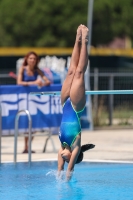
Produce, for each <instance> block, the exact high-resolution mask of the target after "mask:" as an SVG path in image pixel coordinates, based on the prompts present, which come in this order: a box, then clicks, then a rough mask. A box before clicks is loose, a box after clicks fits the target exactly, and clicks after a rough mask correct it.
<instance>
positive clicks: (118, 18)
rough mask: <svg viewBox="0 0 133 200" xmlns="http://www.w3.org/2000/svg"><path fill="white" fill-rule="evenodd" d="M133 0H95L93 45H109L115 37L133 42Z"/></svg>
mask: <svg viewBox="0 0 133 200" xmlns="http://www.w3.org/2000/svg"><path fill="white" fill-rule="evenodd" d="M132 7H133V0H127V1H125V0H111V1H109V0H94V18H93V38H92V39H93V45H97V44H103V43H107V42H109V41H110V40H112V39H113V38H114V37H123V36H127V37H130V38H131V39H132V40H133V32H132V29H133V21H132V18H133V12H132Z"/></svg>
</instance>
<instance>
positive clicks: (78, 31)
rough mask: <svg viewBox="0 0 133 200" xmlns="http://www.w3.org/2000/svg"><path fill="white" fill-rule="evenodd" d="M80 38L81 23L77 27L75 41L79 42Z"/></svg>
mask: <svg viewBox="0 0 133 200" xmlns="http://www.w3.org/2000/svg"><path fill="white" fill-rule="evenodd" d="M81 40H82V24H81V25H79V27H78V28H77V35H76V41H77V42H80V43H81Z"/></svg>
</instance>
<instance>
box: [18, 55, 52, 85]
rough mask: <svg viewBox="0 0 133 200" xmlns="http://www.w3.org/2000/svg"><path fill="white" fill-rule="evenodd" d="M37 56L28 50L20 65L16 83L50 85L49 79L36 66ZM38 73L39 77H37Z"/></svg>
mask: <svg viewBox="0 0 133 200" xmlns="http://www.w3.org/2000/svg"><path fill="white" fill-rule="evenodd" d="M38 63H39V57H38V55H37V54H36V53H35V52H29V53H28V54H27V55H26V56H25V58H24V62H23V65H22V66H21V67H20V70H19V73H18V78H17V84H18V85H23V86H28V85H38V86H39V87H42V86H47V85H50V83H51V82H50V81H49V79H48V78H47V77H46V76H45V75H44V73H43V72H42V71H41V70H40V69H39V68H38V66H37V65H38ZM38 75H40V76H41V78H42V80H41V79H38Z"/></svg>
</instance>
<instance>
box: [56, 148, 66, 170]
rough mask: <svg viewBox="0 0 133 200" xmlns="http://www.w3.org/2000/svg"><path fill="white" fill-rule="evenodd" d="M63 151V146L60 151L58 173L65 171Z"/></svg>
mask: <svg viewBox="0 0 133 200" xmlns="http://www.w3.org/2000/svg"><path fill="white" fill-rule="evenodd" d="M62 151H63V148H62V146H61V148H60V149H59V151H58V172H60V171H62V170H64V163H65V161H64V160H63V158H62V156H61V152H62Z"/></svg>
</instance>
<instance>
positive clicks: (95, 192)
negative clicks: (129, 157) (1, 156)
mask: <svg viewBox="0 0 133 200" xmlns="http://www.w3.org/2000/svg"><path fill="white" fill-rule="evenodd" d="M56 169H57V162H56V161H43V162H32V163H31V165H30V166H29V164H28V163H17V164H16V165H15V164H13V163H11V164H10V163H8V164H1V165H0V200H45V199H46V200H78V199H79V200H133V164H120V163H119V164H118V163H117V164H116V163H114V164H113V163H91V162H82V163H80V164H78V165H76V167H75V171H74V174H73V178H72V180H71V181H70V182H66V181H65V179H64V178H63V179H62V180H59V179H57V177H56V173H57V171H56Z"/></svg>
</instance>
